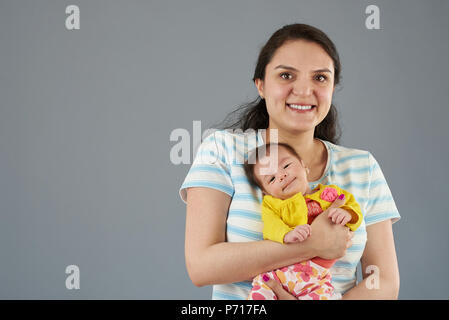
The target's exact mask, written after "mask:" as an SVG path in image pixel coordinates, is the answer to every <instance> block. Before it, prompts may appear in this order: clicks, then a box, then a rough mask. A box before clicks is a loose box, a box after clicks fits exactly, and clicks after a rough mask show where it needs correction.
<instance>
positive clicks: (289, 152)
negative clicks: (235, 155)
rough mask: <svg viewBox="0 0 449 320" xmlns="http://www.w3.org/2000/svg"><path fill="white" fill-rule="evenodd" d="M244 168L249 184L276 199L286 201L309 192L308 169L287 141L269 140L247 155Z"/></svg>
mask: <svg viewBox="0 0 449 320" xmlns="http://www.w3.org/2000/svg"><path fill="white" fill-rule="evenodd" d="M276 147H277V148H276ZM276 151H277V152H276ZM244 169H245V173H246V176H247V177H248V180H249V182H250V183H251V184H252V185H254V186H258V187H259V188H260V189H262V192H263V193H264V194H269V195H271V196H273V197H275V198H279V199H283V200H285V199H288V198H290V197H292V196H294V195H295V194H297V193H298V192H301V193H302V194H305V193H306V192H309V191H310V189H309V182H308V180H307V169H306V167H305V165H304V163H303V161H302V160H301V158H300V157H299V155H298V154H297V153H296V151H295V149H293V148H292V147H291V146H289V145H288V144H285V143H276V144H273V143H272V144H266V145H264V146H260V147H258V148H256V149H255V150H253V151H252V152H251V153H250V154H249V156H248V160H247V161H246V162H245V164H244Z"/></svg>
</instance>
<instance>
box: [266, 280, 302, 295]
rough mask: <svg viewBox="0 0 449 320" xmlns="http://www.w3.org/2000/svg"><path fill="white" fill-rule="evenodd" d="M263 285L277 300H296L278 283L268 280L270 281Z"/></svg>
mask: <svg viewBox="0 0 449 320" xmlns="http://www.w3.org/2000/svg"><path fill="white" fill-rule="evenodd" d="M264 280H265V279H264ZM265 284H266V285H267V286H269V287H270V288H271V290H273V292H274V294H275V295H276V297H277V298H278V300H297V299H296V297H295V296H293V295H291V294H290V292H288V291H286V290H285V289H284V288H283V287H282V286H281V284H280V283H279V282H277V281H275V280H273V279H271V278H270V280H268V281H265Z"/></svg>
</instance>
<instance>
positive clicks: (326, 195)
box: [320, 187, 338, 202]
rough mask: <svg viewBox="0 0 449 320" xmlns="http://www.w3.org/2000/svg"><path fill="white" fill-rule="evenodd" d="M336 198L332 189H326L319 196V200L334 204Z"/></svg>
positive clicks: (335, 191)
mask: <svg viewBox="0 0 449 320" xmlns="http://www.w3.org/2000/svg"><path fill="white" fill-rule="evenodd" d="M337 197H338V192H337V190H335V189H334V188H331V187H326V188H324V190H323V191H322V192H321V194H320V198H321V199H322V200H325V201H329V202H334V200H335V199H337Z"/></svg>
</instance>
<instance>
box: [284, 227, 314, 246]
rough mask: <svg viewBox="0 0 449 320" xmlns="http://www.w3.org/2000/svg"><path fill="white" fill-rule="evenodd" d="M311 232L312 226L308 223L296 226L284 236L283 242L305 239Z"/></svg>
mask: <svg viewBox="0 0 449 320" xmlns="http://www.w3.org/2000/svg"><path fill="white" fill-rule="evenodd" d="M311 234H312V228H311V227H310V225H308V224H303V225H300V226H297V227H296V228H295V229H293V230H292V231H290V232H288V233H287V234H286V235H285V236H284V243H295V242H301V241H304V240H306V239H307V238H308V237H309V236H310V235H311Z"/></svg>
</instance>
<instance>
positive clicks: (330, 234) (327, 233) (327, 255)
mask: <svg viewBox="0 0 449 320" xmlns="http://www.w3.org/2000/svg"><path fill="white" fill-rule="evenodd" d="M328 213H329V211H328V210H325V211H324V212H323V213H321V214H320V215H318V216H317V217H316V218H315V220H314V221H313V222H312V224H311V227H312V231H313V232H312V235H311V236H310V237H309V238H308V239H307V241H310V242H311V246H312V247H313V248H314V250H315V252H316V256H317V257H320V258H323V259H330V260H332V259H339V258H341V257H343V256H344V255H345V254H346V249H347V248H349V247H350V246H351V245H352V240H351V239H352V237H353V236H354V232H352V231H350V230H349V228H348V227H345V226H342V225H339V224H334V223H332V221H331V220H330V219H329V218H328Z"/></svg>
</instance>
